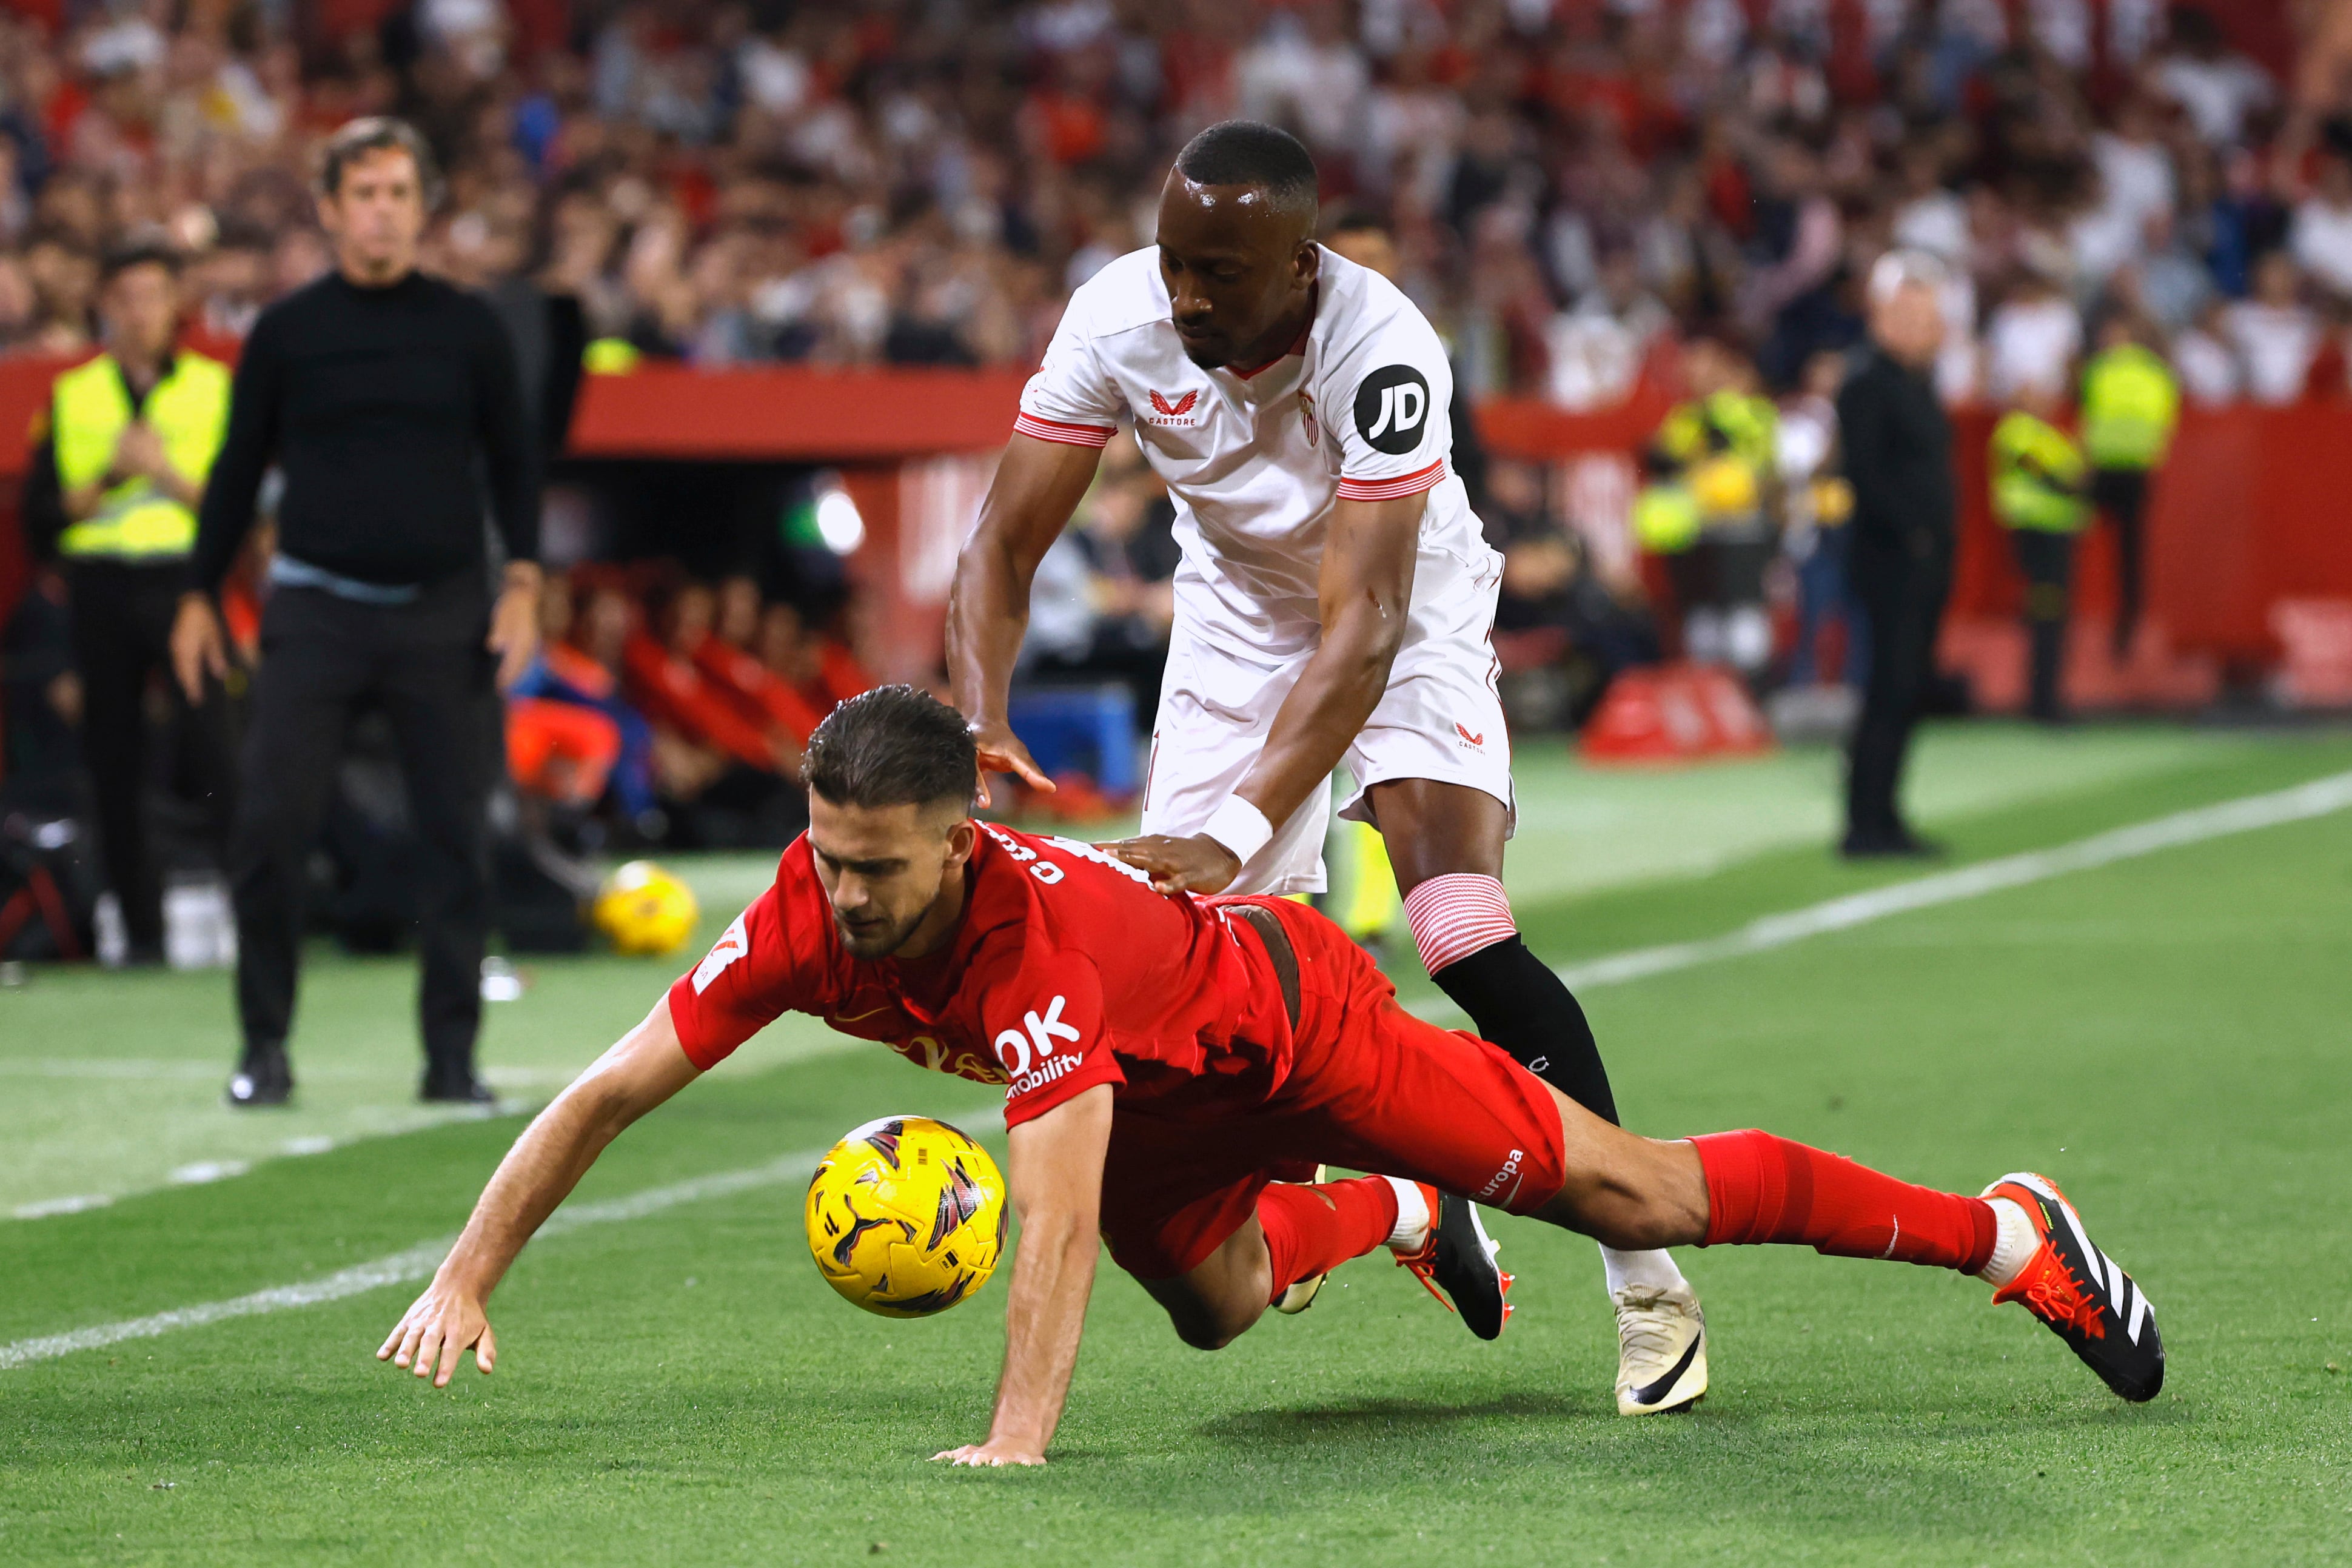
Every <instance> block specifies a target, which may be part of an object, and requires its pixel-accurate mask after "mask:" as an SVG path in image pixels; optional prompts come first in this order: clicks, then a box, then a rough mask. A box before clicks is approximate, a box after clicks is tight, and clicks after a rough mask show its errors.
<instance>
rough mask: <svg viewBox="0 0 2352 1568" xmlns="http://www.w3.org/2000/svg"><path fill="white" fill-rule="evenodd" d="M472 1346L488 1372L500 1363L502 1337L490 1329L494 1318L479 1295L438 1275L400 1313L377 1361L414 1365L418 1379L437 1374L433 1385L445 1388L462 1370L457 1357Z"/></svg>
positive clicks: (475, 1358) (396, 1364)
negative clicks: (484, 1307) (491, 1319)
mask: <svg viewBox="0 0 2352 1568" xmlns="http://www.w3.org/2000/svg"><path fill="white" fill-rule="evenodd" d="M468 1345H470V1346H472V1347H473V1351H474V1364H475V1365H476V1366H478V1367H480V1368H481V1369H482V1371H483V1372H484V1373H488V1371H489V1370H490V1368H491V1367H492V1366H493V1365H495V1364H497V1362H498V1359H499V1342H498V1336H497V1335H495V1334H493V1333H491V1332H490V1320H489V1318H488V1316H487V1315H486V1314H485V1313H484V1312H483V1310H482V1303H481V1300H480V1299H479V1298H478V1297H477V1296H476V1295H475V1294H474V1293H473V1292H472V1291H470V1290H466V1289H460V1288H458V1287H457V1286H456V1285H452V1284H447V1283H445V1282H443V1281H442V1280H440V1279H435V1280H434V1281H433V1283H432V1284H431V1285H429V1286H427V1287H425V1294H423V1295H422V1296H419V1297H418V1298H416V1300H415V1302H413V1303H412V1304H411V1305H410V1307H409V1309H408V1310H407V1311H405V1312H404V1313H402V1314H401V1317H400V1321H399V1322H397V1323H395V1324H394V1325H393V1329H392V1332H391V1333H390V1334H388V1335H386V1336H385V1338H384V1342H383V1344H381V1345H379V1346H377V1347H376V1352H375V1359H376V1360H378V1361H389V1362H390V1363H392V1364H393V1365H394V1366H404V1367H409V1368H411V1369H412V1370H414V1371H415V1373H416V1375H417V1376H419V1377H430V1378H432V1379H433V1386H434V1387H436V1388H446V1387H448V1386H449V1379H450V1377H451V1376H452V1375H454V1374H455V1373H456V1372H457V1358H458V1357H459V1356H461V1355H463V1354H465V1352H466V1348H467V1346H468ZM436 1361H437V1362H438V1363H440V1370H439V1371H438V1372H437V1373H436V1371H435V1370H434V1363H436Z"/></svg>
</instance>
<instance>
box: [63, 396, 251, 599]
mask: <svg viewBox="0 0 2352 1568" xmlns="http://www.w3.org/2000/svg"><path fill="white" fill-rule="evenodd" d="M228 396H229V373H228V367H227V366H226V365H224V364H222V363H220V361H218V360H216V359H207V358H206V357H205V355H203V354H200V353H189V352H187V351H186V350H182V351H181V352H180V353H179V354H178V355H176V356H175V357H174V359H173V363H172V373H171V374H169V375H167V376H165V377H164V378H163V380H162V381H160V382H158V383H157V384H156V385H155V389H154V390H153V391H152V392H151V393H149V394H148V395H147V406H146V409H145V411H144V417H145V418H146V421H147V423H148V424H149V425H152V426H154V428H155V433H156V434H157V435H158V436H161V437H163V450H164V451H165V452H167V453H168V454H170V456H171V458H172V466H173V468H177V469H179V470H180V472H182V473H183V474H185V475H187V476H188V478H190V479H194V481H196V482H197V483H198V484H202V483H203V482H204V479H205V475H206V474H207V473H209V472H211V471H212V466H213V459H214V458H215V457H217V456H219V454H220V448H221V440H222V438H223V437H226V435H227V433H228ZM139 416H140V411H139V410H137V409H134V408H132V406H131V394H130V392H129V391H128V390H127V389H126V388H125V387H124V385H123V384H122V372H121V369H119V368H118V367H117V366H116V364H115V363H114V356H113V355H111V354H100V355H99V356H98V357H97V358H96V359H94V360H92V361H90V362H89V363H88V364H85V365H79V366H77V367H76V368H74V369H72V370H69V371H68V372H66V373H65V374H63V375H61V376H59V377H58V379H57V383H56V384H55V386H54V387H53V388H52V390H51V394H50V409H49V432H50V437H51V439H52V440H53V441H54V442H55V443H56V449H57V459H58V485H59V486H60V487H61V488H63V489H68V490H72V489H80V488H81V487H83V486H84V485H89V484H94V483H96V482H97V481H98V480H99V479H102V478H104V477H105V475H106V471H107V469H108V468H111V467H113V465H114V449H115V447H116V445H117V444H118V443H120V442H121V439H122V432H123V431H124V430H125V429H126V428H128V427H129V426H130V424H131V420H132V419H133V418H136V417H139ZM195 543H196V514H195V513H194V512H193V511H191V510H188V509H187V508H186V507H184V506H182V505H181V504H180V503H179V502H178V501H175V500H172V499H171V498H170V497H169V496H165V495H162V494H159V493H158V492H157V491H156V489H155V487H154V486H153V485H152V484H151V483H149V482H148V481H147V480H145V479H126V480H125V481H123V482H122V483H121V484H119V485H116V486H114V487H113V488H112V489H109V490H107V491H106V492H105V493H104V494H103V495H101V496H100V498H99V503H98V510H96V511H95V512H93V513H91V514H90V515H89V517H87V518H84V519H83V520H82V521H79V522H77V523H74V524H72V525H70V526H68V528H67V529H66V531H65V532H64V533H63V534H61V535H59V536H58V552H59V553H61V554H65V555H74V556H105V557H113V558H116V559H121V560H132V561H143V560H155V559H162V558H165V557H169V556H173V555H185V554H187V553H188V552H190V551H191V550H193V549H194V548H195Z"/></svg>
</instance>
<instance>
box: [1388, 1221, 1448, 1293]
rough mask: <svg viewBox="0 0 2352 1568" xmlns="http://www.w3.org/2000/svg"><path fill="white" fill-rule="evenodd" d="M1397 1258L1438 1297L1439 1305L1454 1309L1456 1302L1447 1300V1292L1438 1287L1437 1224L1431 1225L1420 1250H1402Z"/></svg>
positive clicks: (1401, 1265) (1398, 1264) (1400, 1264)
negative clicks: (1427, 1237)
mask: <svg viewBox="0 0 2352 1568" xmlns="http://www.w3.org/2000/svg"><path fill="white" fill-rule="evenodd" d="M1396 1260H1397V1267H1398V1268H1409V1269H1411V1270H1412V1277H1413V1278H1414V1279H1418V1280H1420V1281H1421V1288H1422V1289H1424V1290H1426V1291H1428V1292H1429V1293H1430V1294H1431V1295H1432V1296H1434V1297H1435V1298H1436V1299H1437V1304H1438V1305H1439V1306H1441V1307H1443V1308H1444V1309H1445V1310H1447V1311H1449V1312H1451V1311H1453V1310H1454V1303H1453V1302H1452V1301H1450V1300H1446V1296H1445V1292H1444V1291H1443V1290H1441V1289H1438V1288H1437V1227H1436V1226H1430V1227H1429V1239H1428V1240H1427V1241H1424V1242H1423V1243H1422V1244H1421V1250H1420V1251H1418V1252H1400V1253H1398V1254H1397V1255H1396Z"/></svg>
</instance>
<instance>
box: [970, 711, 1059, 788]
mask: <svg viewBox="0 0 2352 1568" xmlns="http://www.w3.org/2000/svg"><path fill="white" fill-rule="evenodd" d="M971 742H972V744H973V745H974V746H975V747H977V748H978V749H979V752H980V804H981V805H987V804H989V801H988V775H989V774H991V773H1013V774H1014V775H1016V776H1017V777H1019V779H1020V780H1021V782H1022V783H1023V784H1027V785H1028V786H1029V787H1030V788H1031V789H1042V790H1044V791H1045V793H1046V794H1047V795H1051V794H1053V793H1054V781H1053V780H1052V779H1049V778H1047V777H1046V776H1045V770H1044V769H1042V768H1040V767H1039V766H1038V765H1037V760H1036V759H1035V758H1034V757H1032V756H1031V755H1030V754H1029V748H1028V747H1026V746H1024V745H1023V744H1022V743H1021V737H1020V736H1018V735H1016V734H1014V733H1013V726H1012V725H1010V724H1007V723H1005V722H1004V721H1003V720H1001V719H979V720H975V721H973V722H972V726H971Z"/></svg>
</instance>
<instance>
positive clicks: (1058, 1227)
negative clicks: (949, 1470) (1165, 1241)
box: [931, 1083, 1111, 1465]
mask: <svg viewBox="0 0 2352 1568" xmlns="http://www.w3.org/2000/svg"><path fill="white" fill-rule="evenodd" d="M1110 1121H1111V1086H1110V1085H1108V1084H1107V1083H1105V1084H1097V1085H1096V1086H1095V1087H1094V1088H1092V1089H1087V1090H1086V1091H1085V1092H1084V1093H1082V1094H1079V1095H1077V1096H1076V1097H1075V1098H1073V1099H1071V1100H1067V1101H1065V1102H1064V1103H1063V1104H1060V1105H1057V1106H1055V1108H1054V1109H1053V1110H1049V1111H1046V1112H1045V1114H1044V1115H1042V1116H1039V1117H1037V1118H1036V1119H1035V1120H1034V1121H1024V1122H1023V1123H1021V1125H1019V1126H1017V1127H1015V1128H1013V1131H1012V1132H1011V1133H1010V1134H1009V1135H1008V1137H1007V1139H1006V1142H1007V1144H1008V1145H1009V1147H1010V1155H1011V1160H1012V1166H1013V1169H1012V1173H1011V1176H1010V1178H1009V1181H1010V1186H1011V1190H1012V1194H1013V1213H1014V1214H1016V1215H1019V1216H1020V1219H1021V1249H1020V1251H1019V1252H1018V1253H1017V1254H1016V1255H1015V1256H1014V1258H1013V1289H1012V1291H1011V1300H1009V1301H1007V1303H1006V1305H1005V1310H1004V1373H1003V1377H1002V1378H1001V1379H1000V1380H999V1381H998V1383H997V1385H996V1415H995V1419H994V1420H993V1421H992V1422H991V1423H990V1425H989V1429H988V1441H986V1442H984V1443H968V1444H966V1445H965V1446H964V1447H961V1448H950V1449H949V1450H948V1451H947V1452H945V1453H942V1454H934V1455H932V1456H931V1457H932V1458H935V1459H945V1460H947V1461H948V1462H949V1463H950V1464H956V1465H1042V1464H1044V1463H1045V1447H1046V1445H1047V1444H1049V1443H1051V1442H1052V1441H1053V1439H1054V1428H1055V1426H1056V1425H1058V1424H1059V1423H1060V1421H1061V1419H1062V1403H1063V1401H1064V1400H1065V1399H1066V1397H1067V1396H1068V1394H1069V1392H1070V1373H1071V1372H1072V1371H1073V1370H1074V1369H1075V1368H1076V1365H1077V1363H1078V1336H1079V1335H1080V1334H1081V1333H1082V1332H1083V1331H1085V1329H1086V1321H1087V1295H1088V1294H1089V1293H1090V1292H1091V1291H1092V1290H1093V1289H1094V1282H1095V1255H1096V1254H1097V1252H1098V1251H1099V1250H1100V1249H1101V1228H1100V1226H1101V1210H1102V1172H1103V1156H1104V1154H1105V1152H1107V1151H1108V1149H1109V1148H1110Z"/></svg>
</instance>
